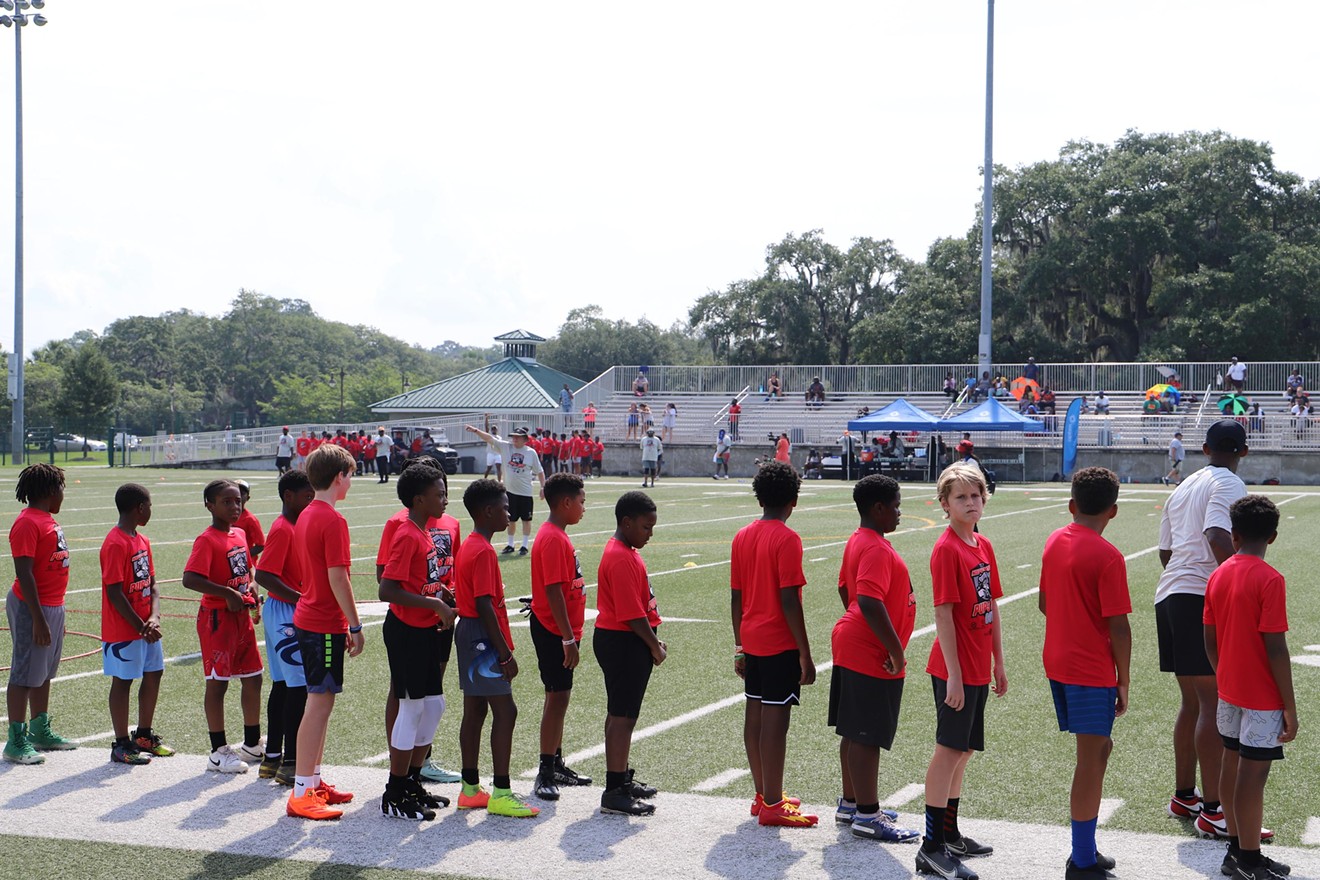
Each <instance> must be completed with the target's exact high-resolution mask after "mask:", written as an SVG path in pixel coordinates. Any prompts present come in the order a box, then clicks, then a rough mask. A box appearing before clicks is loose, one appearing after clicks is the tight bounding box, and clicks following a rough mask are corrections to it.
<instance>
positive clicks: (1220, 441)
mask: <svg viewBox="0 0 1320 880" xmlns="http://www.w3.org/2000/svg"><path fill="white" fill-rule="evenodd" d="M1205 445H1206V446H1209V447H1210V451H1211V452H1241V451H1242V450H1244V449H1246V448H1247V429H1246V428H1244V427H1242V425H1240V424H1238V423H1237V422H1235V421H1233V420H1232V419H1220V420H1219V421H1217V422H1215V423H1214V424H1213V425H1211V426H1210V430H1208V431H1206V432H1205Z"/></svg>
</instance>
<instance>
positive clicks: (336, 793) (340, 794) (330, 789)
mask: <svg viewBox="0 0 1320 880" xmlns="http://www.w3.org/2000/svg"><path fill="white" fill-rule="evenodd" d="M316 793H317V794H319V795H320V796H321V797H322V798H323V799H324V800H325V802H326V803H327V804H347V803H349V802H351V801H352V800H353V793H352V792H351V791H340V790H339V789H337V788H335V787H334V786H333V785H331V784H330V783H328V782H326V781H324V780H322V781H321V784H320V785H318V786H317V787H316Z"/></svg>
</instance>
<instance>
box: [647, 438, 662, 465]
mask: <svg viewBox="0 0 1320 880" xmlns="http://www.w3.org/2000/svg"><path fill="white" fill-rule="evenodd" d="M641 447H642V461H644V462H645V461H658V460H659V459H660V455H661V453H663V452H664V450H665V447H664V444H662V443H661V442H660V438H659V437H653V436H650V435H647V436H646V437H643V438H642V442H641Z"/></svg>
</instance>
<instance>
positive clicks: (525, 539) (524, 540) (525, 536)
mask: <svg viewBox="0 0 1320 880" xmlns="http://www.w3.org/2000/svg"><path fill="white" fill-rule="evenodd" d="M528 537H529V536H528V535H523V546H524V547H526V546H527V538H528Z"/></svg>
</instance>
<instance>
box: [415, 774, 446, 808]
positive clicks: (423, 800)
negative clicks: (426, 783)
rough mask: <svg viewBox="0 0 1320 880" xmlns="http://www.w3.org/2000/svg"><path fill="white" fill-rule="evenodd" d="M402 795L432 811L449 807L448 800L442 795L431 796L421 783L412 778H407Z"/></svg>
mask: <svg viewBox="0 0 1320 880" xmlns="http://www.w3.org/2000/svg"><path fill="white" fill-rule="evenodd" d="M404 793H405V794H407V795H408V796H409V797H411V798H412V799H413V800H415V801H417V803H419V804H421V805H422V806H423V807H429V808H430V809H432V810H442V809H444V808H445V807H447V806H449V798H447V797H445V796H444V795H442V794H431V793H430V792H429V791H427V790H426V789H425V788H423V787H422V783H421V782H419V781H417V780H416V779H413V778H412V777H409V778H408V782H407V784H406V785H405V787H404Z"/></svg>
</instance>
